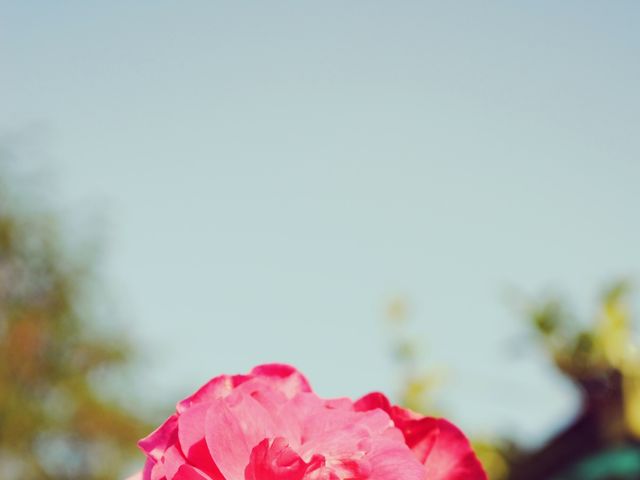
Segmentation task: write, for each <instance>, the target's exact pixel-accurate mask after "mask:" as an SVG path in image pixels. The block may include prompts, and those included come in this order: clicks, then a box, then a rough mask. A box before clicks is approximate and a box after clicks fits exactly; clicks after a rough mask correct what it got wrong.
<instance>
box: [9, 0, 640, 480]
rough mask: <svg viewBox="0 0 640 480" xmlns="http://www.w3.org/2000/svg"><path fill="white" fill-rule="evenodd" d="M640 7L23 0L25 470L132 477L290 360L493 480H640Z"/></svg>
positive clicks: (14, 238)
mask: <svg viewBox="0 0 640 480" xmlns="http://www.w3.org/2000/svg"><path fill="white" fill-rule="evenodd" d="M639 21H640V4H639V3H637V2H634V1H623V0H621V1H618V2H582V1H571V0H570V1H566V2H561V3H558V2H552V1H539V2H528V3H520V4H518V5H515V4H512V3H507V2H499V1H495V2H482V4H481V3H478V2H455V3H451V2H448V3H445V2H439V3H436V2H414V1H408V2H400V3H399V2H388V1H379V2H364V1H353V2H338V1H326V2H321V3H310V2H293V1H277V2H256V1H249V2H242V3H231V2H210V1H207V2H205V1H193V2H174V1H154V2H150V1H140V2H135V3H133V2H123V1H112V2H107V3H104V2H103V3H98V2H79V1H62V2H35V1H32V0H26V1H23V2H8V1H2V0H0V478H2V479H8V480H13V479H86V478H94V479H111V478H121V477H123V476H124V475H125V474H126V473H129V472H131V471H133V470H135V469H136V465H137V464H140V463H141V462H142V457H141V455H139V454H137V453H136V449H135V442H136V440H137V439H138V438H140V437H141V436H143V435H145V434H146V433H147V432H149V431H150V430H151V429H152V428H153V425H154V424H157V423H158V422H159V421H160V420H161V419H162V418H164V417H166V416H167V415H168V414H169V413H170V411H171V409H172V405H173V403H175V401H176V400H178V399H180V398H182V397H184V396H185V395H187V394H188V393H190V392H191V391H193V390H194V389H195V388H197V387H198V386H199V385H200V384H202V383H203V382H204V381H206V380H207V379H208V378H209V377H211V376H213V375H216V374H219V373H222V372H227V373H232V372H242V371H246V370H248V369H250V368H251V367H252V366H253V365H255V364H258V363H262V362H272V361H279V362H287V363H291V364H294V365H296V366H297V367H298V368H300V369H301V370H302V371H303V372H305V374H306V375H307V376H308V377H309V378H310V379H311V381H312V383H313V385H314V387H315V389H316V391H317V392H318V393H319V394H321V395H323V396H344V395H348V396H352V397H355V396H358V395H361V394H363V393H366V392H368V391H371V390H382V391H385V392H387V393H389V394H390V395H392V396H393V397H394V398H395V399H396V401H400V402H403V403H404V404H406V405H410V406H411V407H412V408H415V409H417V410H421V411H424V412H426V413H432V414H439V415H445V416H447V417H449V418H451V419H453V420H454V421H455V422H457V423H458V424H460V425H461V426H462V428H463V429H464V430H465V431H466V432H468V433H469V435H470V436H471V437H472V438H473V439H474V442H475V445H476V448H477V451H478V452H479V454H480V455H481V457H482V459H483V462H484V463H485V465H486V466H487V469H488V470H490V473H491V477H492V478H493V479H506V478H512V479H527V478H536V479H540V478H543V479H545V478H556V479H572V478H579V479H589V478H602V479H604V478H609V479H610V478H640V473H639V472H640V449H639V448H640V447H638V443H637V440H636V439H637V438H638V437H637V436H636V434H640V411H638V408H640V387H638V384H639V383H640V367H639V365H640V363H639V355H640V353H639V352H638V349H637V347H636V341H635V336H634V322H633V317H634V315H633V313H634V311H637V307H638V296H637V295H634V281H637V279H638V277H639V274H640V257H639V255H638V253H639V246H640V220H639V218H638V213H637V212H638V207H639V206H640V188H639V187H638V184H639V181H640V161H639V160H638V156H639V154H640V135H639V132H640V95H639V93H638V85H640V62H638V58H640V33H639V31H638V29H637V25H638V22H639ZM636 399H637V400H636Z"/></svg>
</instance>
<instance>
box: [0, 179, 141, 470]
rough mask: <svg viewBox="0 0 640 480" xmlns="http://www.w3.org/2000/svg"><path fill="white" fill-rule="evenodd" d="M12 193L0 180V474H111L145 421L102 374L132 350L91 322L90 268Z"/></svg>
mask: <svg viewBox="0 0 640 480" xmlns="http://www.w3.org/2000/svg"><path fill="white" fill-rule="evenodd" d="M5 178H6V177H5ZM5 178H3V179H2V181H4V180H5ZM0 183H2V182H0ZM5 185H6V184H5ZM17 197H19V195H17V196H16V195H14V194H13V193H12V194H9V193H8V190H7V189H6V188H2V186H1V185H0V478H2V479H3V480H14V479H15V480H24V479H29V480H38V479H96V480H99V479H112V478H117V477H118V475H120V474H121V473H122V468H123V466H124V465H126V464H127V462H130V461H131V458H132V455H133V454H134V452H135V444H136V440H137V439H138V438H140V437H141V436H142V435H143V434H144V433H145V432H147V431H148V427H147V425H145V424H144V423H143V422H141V421H140V420H138V419H137V418H136V416H134V415H133V414H131V413H130V412H129V411H128V410H126V409H125V408H123V407H122V406H121V405H120V403H119V402H117V401H115V400H113V399H111V398H108V397H107V396H106V395H105V394H104V393H101V392H103V390H104V389H103V388H101V385H100V381H101V379H102V378H104V375H105V374H109V373H110V372H111V373H113V371H114V370H118V369H121V368H123V367H125V366H126V364H127V362H128V360H129V358H130V353H131V352H130V350H129V348H128V347H127V346H126V344H125V343H123V340H122V338H121V337H118V338H116V337H109V336H105V334H104V333H98V332H97V329H94V328H92V318H91V315H92V314H91V311H92V310H91V309H90V308H87V305H86V304H87V299H88V297H87V288H88V285H90V284H91V283H92V282H91V277H92V272H91V265H90V264H87V263H86V260H83V261H77V259H74V258H73V257H72V256H70V255H69V253H70V252H68V251H67V249H66V248H65V246H64V242H63V241H62V239H61V235H59V232H58V231H57V223H56V221H55V219H54V218H52V216H51V215H50V214H48V213H42V212H41V213H37V212H35V211H34V208H33V206H30V208H29V209H22V208H19V207H18V204H17V201H16V198H17Z"/></svg>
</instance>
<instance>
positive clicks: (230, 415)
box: [130, 364, 487, 480]
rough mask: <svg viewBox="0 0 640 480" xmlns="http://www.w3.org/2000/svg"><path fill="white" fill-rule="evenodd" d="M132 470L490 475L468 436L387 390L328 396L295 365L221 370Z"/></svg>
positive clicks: (353, 479) (202, 478) (225, 479)
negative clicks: (398, 401)
mask: <svg viewBox="0 0 640 480" xmlns="http://www.w3.org/2000/svg"><path fill="white" fill-rule="evenodd" d="M139 446H140V448H141V449H142V450H143V451H144V452H145V454H146V456H147V461H146V464H145V466H144V469H143V470H142V471H141V472H140V473H138V474H137V475H135V476H133V477H131V478H130V480H347V479H348V480H365V479H368V480H399V479H401V480H462V479H464V480H486V478H487V477H486V474H485V473H484V471H483V470H482V467H481V466H480V463H479V462H478V460H477V458H476V456H475V455H474V453H473V451H472V450H471V447H470V446H469V442H468V441H467V439H466V438H465V436H464V435H463V434H462V432H460V430H458V429H457V428H456V427H455V426H454V425H452V424H451V423H449V422H448V421H446V420H444V419H439V418H432V417H424V416H422V415H419V414H417V413H414V412H411V411H409V410H406V409H404V408H401V407H398V406H393V405H391V404H390V402H389V400H388V399H387V398H386V397H385V396H384V395H383V394H381V393H371V394H369V395H366V396H364V397H362V398H360V399H359V400H357V401H355V402H353V401H352V400H350V399H347V398H338V399H323V398H320V397H319V396H317V395H316V394H315V393H313V391H312V390H311V387H310V386H309V383H308V382H307V380H306V378H305V377H304V376H303V375H302V374H300V373H299V372H298V371H297V370H296V369H295V368H293V367H291V366H288V365H282V364H269V365H261V366H258V367H255V368H254V369H253V370H252V371H251V372H250V373H249V374H248V375H221V376H219V377H216V378H214V379H213V380H211V381H209V382H208V383H207V384H205V385H204V386H203V387H202V388H200V390H198V391H197V392H196V393H194V394H193V395H191V396H189V397H187V398H186V399H184V400H182V401H181V402H179V403H178V405H177V408H176V413H174V414H173V415H172V416H170V417H169V418H168V419H167V420H166V421H165V422H164V423H163V424H162V425H161V426H160V427H159V428H158V429H157V430H155V431H154V432H153V433H151V434H150V435H149V436H148V437H146V438H144V439H142V440H141V441H140V442H139Z"/></svg>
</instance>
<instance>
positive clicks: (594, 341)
mask: <svg viewBox="0 0 640 480" xmlns="http://www.w3.org/2000/svg"><path fill="white" fill-rule="evenodd" d="M629 291H630V286H629V283H628V282H626V281H619V282H616V283H614V284H613V285H612V286H610V287H609V288H607V289H606V290H605V291H604V293H603V295H602V300H601V304H600V306H599V309H598V310H599V311H598V312H597V314H596V315H595V318H594V319H593V321H592V322H590V323H589V324H584V323H580V322H578V321H577V320H576V319H575V317H574V316H573V315H572V314H571V313H570V312H569V311H568V309H567V308H566V306H565V304H564V303H563V302H561V301H560V300H559V299H557V298H548V299H546V300H543V301H541V302H539V303H531V304H530V305H528V307H527V312H528V317H529V318H530V319H531V321H532V323H533V325H534V327H535V329H536V330H537V331H538V332H539V334H540V338H541V339H542V342H543V345H544V346H545V348H546V349H547V351H548V352H549V354H550V355H551V357H552V359H553V361H554V363H555V365H556V366H557V368H558V369H559V370H560V371H561V372H563V373H564V374H565V375H567V376H568V377H569V378H570V379H572V380H573V381H574V382H575V383H577V384H578V385H579V386H581V388H583V389H585V388H588V386H589V385H590V382H591V381H592V380H596V379H604V380H606V379H607V378H613V377H614V376H621V378H622V394H623V406H624V412H622V413H623V414H624V415H623V418H624V423H625V425H624V428H625V431H626V433H629V434H631V435H633V436H634V437H636V438H640V343H639V342H638V339H637V338H636V337H635V336H634V334H633V329H632V327H633V325H632V320H631V313H630V309H629V303H628V294H629Z"/></svg>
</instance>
